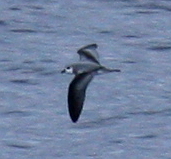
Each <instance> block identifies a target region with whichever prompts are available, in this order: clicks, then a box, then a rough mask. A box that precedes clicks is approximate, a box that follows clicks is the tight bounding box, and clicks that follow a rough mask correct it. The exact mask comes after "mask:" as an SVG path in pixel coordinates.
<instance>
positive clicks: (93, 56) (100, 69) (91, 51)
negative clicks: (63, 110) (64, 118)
mask: <svg viewBox="0 0 171 159" xmlns="http://www.w3.org/2000/svg"><path fill="white" fill-rule="evenodd" d="M96 49H97V44H90V45H87V46H84V47H82V48H81V49H79V50H78V52H77V53H78V54H79V55H80V62H78V63H74V64H71V65H68V66H67V67H66V68H65V69H64V70H63V71H62V73H69V74H74V75H75V77H74V79H73V80H72V82H71V83H70V85H69V89H68V109H69V114H70V117H71V119H72V121H73V122H77V120H78V118H79V116H80V114H81V111H82V108H83V103H84V100H85V96H86V88H87V86H88V84H89V83H90V82H91V80H92V79H93V77H94V75H96V74H102V73H107V72H120V70H119V69H109V68H106V67H104V66H102V65H101V64H100V62H99V55H98V52H97V51H96Z"/></svg>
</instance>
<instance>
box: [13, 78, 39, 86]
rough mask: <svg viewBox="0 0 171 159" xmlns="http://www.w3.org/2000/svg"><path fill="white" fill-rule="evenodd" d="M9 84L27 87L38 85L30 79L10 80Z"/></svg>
mask: <svg viewBox="0 0 171 159" xmlns="http://www.w3.org/2000/svg"><path fill="white" fill-rule="evenodd" d="M10 82H12V83H16V84H28V85H37V84H38V82H36V81H35V80H31V79H13V80H10Z"/></svg>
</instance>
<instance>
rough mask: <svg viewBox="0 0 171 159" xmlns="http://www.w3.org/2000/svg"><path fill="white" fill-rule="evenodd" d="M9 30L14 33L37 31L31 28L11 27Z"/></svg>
mask: <svg viewBox="0 0 171 159" xmlns="http://www.w3.org/2000/svg"><path fill="white" fill-rule="evenodd" d="M10 31H11V32H14V33H37V31H36V30H33V29H11V30H10Z"/></svg>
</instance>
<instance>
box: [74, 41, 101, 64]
mask: <svg viewBox="0 0 171 159" xmlns="http://www.w3.org/2000/svg"><path fill="white" fill-rule="evenodd" d="M97 47H98V46H97V44H90V45H87V46H84V47H82V48H81V49H79V50H78V51H77V53H78V54H79V55H80V60H81V61H90V62H95V63H97V64H100V62H99V55H98V52H97V50H96V49H97Z"/></svg>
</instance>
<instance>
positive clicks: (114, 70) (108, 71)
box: [98, 66, 121, 74]
mask: <svg viewBox="0 0 171 159" xmlns="http://www.w3.org/2000/svg"><path fill="white" fill-rule="evenodd" d="M110 72H121V70H119V69H111V68H106V67H104V66H102V68H101V69H100V70H99V71H98V74H103V73H110Z"/></svg>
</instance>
